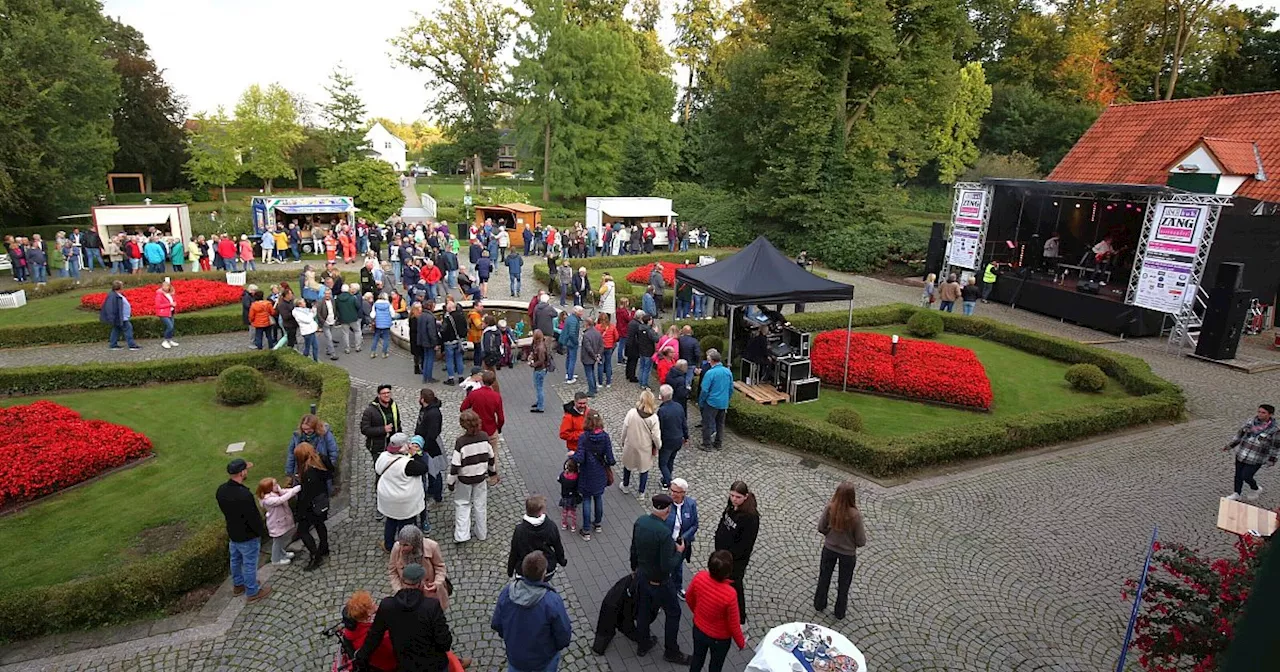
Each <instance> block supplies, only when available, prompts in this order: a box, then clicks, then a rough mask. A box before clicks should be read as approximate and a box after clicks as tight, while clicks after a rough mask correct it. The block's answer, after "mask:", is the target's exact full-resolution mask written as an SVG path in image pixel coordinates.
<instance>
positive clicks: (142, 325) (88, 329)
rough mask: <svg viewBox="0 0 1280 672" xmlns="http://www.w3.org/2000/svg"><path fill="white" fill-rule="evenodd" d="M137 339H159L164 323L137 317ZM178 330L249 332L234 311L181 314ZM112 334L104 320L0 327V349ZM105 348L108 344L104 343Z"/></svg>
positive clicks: (94, 340) (99, 338) (195, 333)
mask: <svg viewBox="0 0 1280 672" xmlns="http://www.w3.org/2000/svg"><path fill="white" fill-rule="evenodd" d="M130 321H131V322H133V335H134V337H135V338H160V337H161V336H163V335H164V325H163V323H161V322H160V318H158V317H150V316H148V317H137V318H134V319H133V320H130ZM177 329H178V335H179V336H204V335H207V334H225V333H228V332H233V331H241V330H244V331H245V333H248V329H249V328H248V327H247V326H245V324H244V320H243V318H242V317H241V316H240V313H239V312H235V313H212V314H201V313H191V314H190V315H183V314H182V313H179V314H178V319H177ZM110 335H111V326H110V325H108V324H103V323H102V322H65V323H54V324H37V325H30V326H28V325H17V326H12V327H0V348H22V347H28V346H33V345H50V344H62V345H66V344H71V343H98V342H101V343H104V344H105V343H106V342H107V338H108V337H109V336H110ZM104 349H105V345H104Z"/></svg>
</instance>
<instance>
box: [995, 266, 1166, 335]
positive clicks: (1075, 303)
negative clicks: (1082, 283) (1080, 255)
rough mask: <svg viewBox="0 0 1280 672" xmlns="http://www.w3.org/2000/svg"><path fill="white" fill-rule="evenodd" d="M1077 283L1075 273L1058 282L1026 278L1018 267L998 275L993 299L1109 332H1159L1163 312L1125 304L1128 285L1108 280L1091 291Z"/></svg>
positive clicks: (1033, 275) (1048, 278) (1033, 276)
mask: <svg viewBox="0 0 1280 672" xmlns="http://www.w3.org/2000/svg"><path fill="white" fill-rule="evenodd" d="M1076 284H1077V279H1076V278H1074V277H1067V278H1065V279H1063V280H1062V281H1061V284H1058V283H1055V282H1054V279H1053V277H1052V276H1049V275H1042V274H1039V273H1030V274H1028V275H1027V277H1025V278H1024V277H1021V275H1020V273H1018V272H1016V271H1015V272H1010V273H1006V274H1003V275H1000V276H999V279H998V280H997V281H996V286H995V288H994V289H993V290H992V292H991V300H992V301H997V302H999V303H1004V304H1008V305H1010V306H1014V307H1016V308H1022V309H1023V310H1029V311H1031V312H1033V313H1040V314H1041V315H1048V316H1050V317H1056V318H1059V319H1063V320H1066V321H1068V322H1073V323H1075V324H1078V325H1080V326H1082V327H1088V328H1090V329H1097V330H1098V331H1105V332H1107V333H1109V334H1116V335H1121V336H1132V337H1141V336H1158V335H1160V327H1161V323H1162V321H1163V318H1164V314H1163V313H1158V312H1155V311H1152V310H1147V309H1145V308H1139V307H1137V306H1130V305H1126V304H1125V303H1124V292H1125V285H1123V284H1120V285H1115V284H1108V285H1107V286H1105V287H1100V288H1099V291H1098V293H1097V294H1090V293H1084V292H1079V291H1076Z"/></svg>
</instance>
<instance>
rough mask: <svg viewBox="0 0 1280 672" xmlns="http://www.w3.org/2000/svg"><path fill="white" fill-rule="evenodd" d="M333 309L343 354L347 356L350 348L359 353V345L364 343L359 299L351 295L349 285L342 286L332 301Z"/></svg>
mask: <svg viewBox="0 0 1280 672" xmlns="http://www.w3.org/2000/svg"><path fill="white" fill-rule="evenodd" d="M333 308H334V310H335V311H336V312H337V313H338V325H339V328H338V331H341V332H342V350H343V352H345V353H347V354H348V355H349V354H351V349H352V348H355V350H356V352H360V344H361V343H363V342H364V333H363V332H362V331H361V330H360V299H359V298H357V297H356V295H355V294H352V293H351V286H350V285H343V286H342V291H341V292H339V293H338V296H336V297H335V298H334V299H333Z"/></svg>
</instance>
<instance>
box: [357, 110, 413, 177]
mask: <svg viewBox="0 0 1280 672" xmlns="http://www.w3.org/2000/svg"><path fill="white" fill-rule="evenodd" d="M364 141H365V143H366V147H368V150H367V151H368V153H369V154H370V155H371V156H372V157H374V158H377V159H382V160H383V161H386V162H387V163H389V164H391V167H393V168H395V169H396V170H398V171H401V172H403V171H404V170H405V168H406V167H407V166H408V145H406V144H405V142H404V140H401V139H400V138H397V137H396V136H394V135H392V134H391V131H388V130H387V127H386V126H383V125H382V123H381V122H374V124H373V127H372V128H370V129H369V130H368V132H366V133H365V134H364Z"/></svg>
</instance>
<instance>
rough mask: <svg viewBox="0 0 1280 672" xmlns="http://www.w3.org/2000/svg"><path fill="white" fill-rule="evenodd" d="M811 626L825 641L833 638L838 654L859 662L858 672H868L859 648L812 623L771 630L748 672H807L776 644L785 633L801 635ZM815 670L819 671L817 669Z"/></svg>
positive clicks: (837, 634) (792, 654) (782, 626)
mask: <svg viewBox="0 0 1280 672" xmlns="http://www.w3.org/2000/svg"><path fill="white" fill-rule="evenodd" d="M810 625H812V626H813V627H815V628H817V629H818V632H819V633H820V634H821V636H822V637H823V639H826V638H828V637H830V638H831V648H832V649H834V650H835V652H836V653H838V654H844V655H846V656H849V657H851V658H853V659H854V660H855V661H857V662H858V672H866V669H867V659H866V658H865V657H863V655H862V652H861V651H859V650H858V647H856V646H854V645H853V642H850V641H849V639H848V638H847V637H845V636H844V635H842V634H840V633H838V632H836V631H835V630H832V629H830V628H824V627H822V626H821V625H815V624H812V623H785V624H783V625H779V626H778V627H776V628H774V629H772V630H770V631H769V634H767V635H765V636H764V638H763V639H761V640H760V644H759V645H757V646H756V655H755V656H754V657H752V658H751V662H750V663H748V664H747V669H746V672H799V671H801V670H804V671H805V672H807V668H805V667H804V666H803V665H802V664H801V663H800V661H799V659H797V658H796V655H795V654H794V653H792V652H791V651H787V650H786V649H783V648H781V647H779V646H777V645H776V644H774V642H775V641H777V639H778V637H779V636H781V635H782V634H783V633H787V634H791V635H799V634H800V633H801V632H802V631H803V630H804V629H805V626H810ZM814 669H815V670H817V668H816V667H814Z"/></svg>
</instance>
